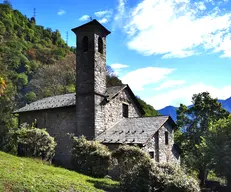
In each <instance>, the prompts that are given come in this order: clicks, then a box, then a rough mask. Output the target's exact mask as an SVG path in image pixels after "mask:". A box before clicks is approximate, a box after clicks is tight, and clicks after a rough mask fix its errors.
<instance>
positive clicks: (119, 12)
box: [115, 0, 126, 20]
mask: <svg viewBox="0 0 231 192" xmlns="http://www.w3.org/2000/svg"><path fill="white" fill-rule="evenodd" d="M125 3H126V0H118V6H117V14H116V15H115V20H121V19H122V18H123V16H124V14H125V11H126V10H125Z"/></svg>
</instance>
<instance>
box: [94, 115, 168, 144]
mask: <svg viewBox="0 0 231 192" xmlns="http://www.w3.org/2000/svg"><path fill="white" fill-rule="evenodd" d="M168 120H169V121H170V123H172V121H171V118H170V117H169V116H156V117H138V118H124V119H123V120H121V121H120V122H119V123H117V124H116V125H114V126H113V127H112V128H110V129H108V130H106V131H105V132H103V133H102V134H100V135H99V136H98V137H97V138H96V140H97V141H99V142H102V143H118V144H121V143H130V144H131V143H134V144H145V143H146V142H147V141H148V139H150V138H151V137H152V136H153V135H154V134H155V133H156V131H157V130H158V129H159V128H161V127H162V126H163V125H164V123H166V122H167V121H168Z"/></svg>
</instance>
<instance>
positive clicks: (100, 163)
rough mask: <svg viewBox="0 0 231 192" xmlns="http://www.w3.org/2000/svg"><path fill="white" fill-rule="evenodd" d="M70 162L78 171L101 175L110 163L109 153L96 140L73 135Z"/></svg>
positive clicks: (95, 175)
mask: <svg viewBox="0 0 231 192" xmlns="http://www.w3.org/2000/svg"><path fill="white" fill-rule="evenodd" d="M72 164H73V166H74V169H75V170H76V171H78V172H81V173H84V174H87V175H91V176H94V177H103V176H105V175H106V174H107V171H108V169H109V167H110V165H111V153H110V151H109V149H108V148H107V147H106V146H105V145H102V144H100V143H99V142H97V141H88V140H86V138H85V137H84V136H82V137H80V138H76V137H73V147H72Z"/></svg>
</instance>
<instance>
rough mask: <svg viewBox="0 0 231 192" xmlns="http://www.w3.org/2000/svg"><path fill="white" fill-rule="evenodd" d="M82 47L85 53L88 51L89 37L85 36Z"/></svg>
mask: <svg viewBox="0 0 231 192" xmlns="http://www.w3.org/2000/svg"><path fill="white" fill-rule="evenodd" d="M82 47H83V52H87V51H88V37H87V36H84V38H83V41H82Z"/></svg>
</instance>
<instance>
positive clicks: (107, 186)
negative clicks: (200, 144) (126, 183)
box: [87, 179, 120, 192]
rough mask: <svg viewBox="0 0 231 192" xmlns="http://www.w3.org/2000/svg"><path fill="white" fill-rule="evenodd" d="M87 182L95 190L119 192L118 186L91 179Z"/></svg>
mask: <svg viewBox="0 0 231 192" xmlns="http://www.w3.org/2000/svg"><path fill="white" fill-rule="evenodd" d="M87 182H89V183H93V184H94V187H95V188H97V189H102V190H104V191H107V192H120V187H119V184H109V183H105V182H103V181H97V180H93V179H88V180H87Z"/></svg>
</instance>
